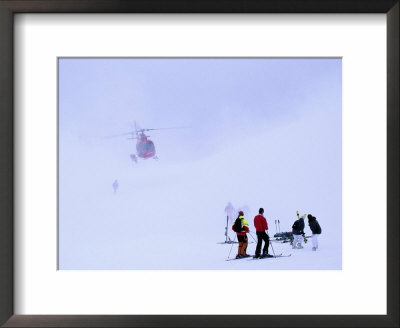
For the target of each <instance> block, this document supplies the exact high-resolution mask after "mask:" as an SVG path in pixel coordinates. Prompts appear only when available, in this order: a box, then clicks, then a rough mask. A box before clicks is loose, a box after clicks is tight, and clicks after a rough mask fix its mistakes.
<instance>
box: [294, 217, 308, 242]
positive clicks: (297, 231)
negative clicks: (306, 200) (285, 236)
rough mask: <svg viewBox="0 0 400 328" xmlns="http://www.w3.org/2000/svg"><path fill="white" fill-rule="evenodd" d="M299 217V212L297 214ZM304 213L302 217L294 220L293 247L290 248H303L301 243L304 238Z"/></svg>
mask: <svg viewBox="0 0 400 328" xmlns="http://www.w3.org/2000/svg"><path fill="white" fill-rule="evenodd" d="M297 217H299V214H297ZM305 217H306V215H305V214H304V215H303V216H302V217H300V218H299V219H297V220H296V221H294V223H293V225H292V234H293V247H292V248H303V246H302V245H301V244H302V242H303V240H304V218H305Z"/></svg>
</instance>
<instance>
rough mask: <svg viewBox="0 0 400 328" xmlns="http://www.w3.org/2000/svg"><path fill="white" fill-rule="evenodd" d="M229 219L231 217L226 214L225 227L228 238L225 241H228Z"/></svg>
mask: <svg viewBox="0 0 400 328" xmlns="http://www.w3.org/2000/svg"><path fill="white" fill-rule="evenodd" d="M228 219H229V216H228V215H227V216H226V228H225V236H226V238H225V242H227V241H228V238H229V237H228Z"/></svg>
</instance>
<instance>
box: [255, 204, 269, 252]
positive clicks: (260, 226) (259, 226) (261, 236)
mask: <svg viewBox="0 0 400 328" xmlns="http://www.w3.org/2000/svg"><path fill="white" fill-rule="evenodd" d="M263 214H264V209H263V208H260V209H259V210H258V215H256V216H255V217H254V227H255V228H256V234H257V247H256V254H255V255H254V257H255V258H259V257H266V256H268V246H269V236H268V234H267V233H266V231H268V223H267V220H266V219H265V217H264V215H263ZM263 240H264V248H263V253H262V255H261V245H262V242H263Z"/></svg>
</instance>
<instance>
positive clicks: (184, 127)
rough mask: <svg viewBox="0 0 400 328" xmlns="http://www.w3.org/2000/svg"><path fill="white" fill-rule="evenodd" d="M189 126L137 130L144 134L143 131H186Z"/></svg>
mask: <svg viewBox="0 0 400 328" xmlns="http://www.w3.org/2000/svg"><path fill="white" fill-rule="evenodd" d="M188 128H189V126H176V127H172V128H155V129H139V130H138V131H140V132H144V131H154V130H175V129H188Z"/></svg>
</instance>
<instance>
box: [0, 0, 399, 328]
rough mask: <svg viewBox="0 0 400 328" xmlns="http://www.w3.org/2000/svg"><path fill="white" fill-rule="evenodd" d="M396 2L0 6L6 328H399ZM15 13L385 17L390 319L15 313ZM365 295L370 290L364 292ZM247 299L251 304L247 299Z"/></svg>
mask: <svg viewBox="0 0 400 328" xmlns="http://www.w3.org/2000/svg"><path fill="white" fill-rule="evenodd" d="M399 12H400V5H399V0H87V1H82V0H26V1H20V0H0V154H1V155H0V325H2V327H399V279H398V277H399V235H398V234H399V199H400V197H399V182H400V179H399V167H400V165H399V150H400V144H399V139H400V134H399V121H400V120H399V113H400V111H399V40H400V37H399V29H400V25H399ZM17 13H384V14H386V16H387V315H343V316H342V315H304V316H298V315H289V316H284V315H268V316H263V315H251V316H246V315H239V316H225V315H212V316H207V315H193V316H190V315H132V316H130V315H117V316H114V315H93V316H91V315H34V316H32V315H15V314H14V296H13V291H14V269H13V264H14V262H13V243H14V239H13V221H14V159H13V156H14V136H13V134H14V126H13V124H14V111H13V56H14V54H13V28H14V14H17ZM365 287H366V289H368V286H365ZM248 301H250V300H248Z"/></svg>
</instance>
